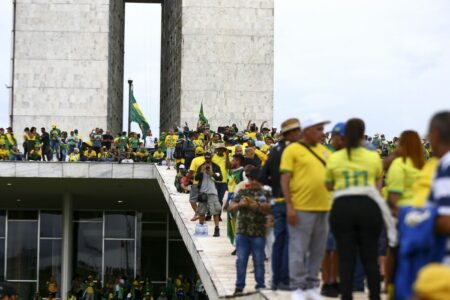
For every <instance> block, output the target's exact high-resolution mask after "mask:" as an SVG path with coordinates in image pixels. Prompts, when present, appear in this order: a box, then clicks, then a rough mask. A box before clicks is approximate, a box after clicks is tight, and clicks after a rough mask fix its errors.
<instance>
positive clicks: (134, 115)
mask: <svg viewBox="0 0 450 300" xmlns="http://www.w3.org/2000/svg"><path fill="white" fill-rule="evenodd" d="M129 105H130V122H136V123H138V125H139V128H141V131H142V136H145V134H146V133H147V130H148V129H149V128H150V126H149V125H148V122H147V120H146V119H145V117H144V114H143V113H142V111H141V109H140V108H139V105H138V104H137V102H136V99H135V98H134V95H133V88H131V90H130V103H129Z"/></svg>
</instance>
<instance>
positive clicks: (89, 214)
mask: <svg viewBox="0 0 450 300" xmlns="http://www.w3.org/2000/svg"><path fill="white" fill-rule="evenodd" d="M73 220H74V221H99V222H103V212H101V211H75V212H74V213H73Z"/></svg>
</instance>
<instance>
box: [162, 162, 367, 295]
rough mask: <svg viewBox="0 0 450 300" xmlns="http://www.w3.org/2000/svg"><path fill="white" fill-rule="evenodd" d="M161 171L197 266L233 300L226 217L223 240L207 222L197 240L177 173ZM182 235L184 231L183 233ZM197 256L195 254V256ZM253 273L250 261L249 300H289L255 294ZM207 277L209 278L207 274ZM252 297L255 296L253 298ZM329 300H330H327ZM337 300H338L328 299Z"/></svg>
mask: <svg viewBox="0 0 450 300" xmlns="http://www.w3.org/2000/svg"><path fill="white" fill-rule="evenodd" d="M158 171H159V173H160V174H161V176H162V178H163V180H164V183H165V185H166V187H167V188H168V189H169V191H170V197H171V199H172V201H173V203H174V205H175V208H176V211H177V213H178V214H179V216H180V218H181V220H182V221H183V224H184V226H185V227H186V229H187V231H188V233H189V235H190V238H192V240H193V241H194V246H195V250H196V252H197V254H198V255H199V257H200V259H201V262H199V261H198V260H197V261H196V258H194V257H193V259H194V263H196V265H197V264H198V263H203V264H204V266H205V267H206V270H207V273H208V276H209V277H210V278H211V280H212V282H213V285H214V287H215V289H216V290H217V294H218V296H219V297H230V296H232V295H233V292H234V284H235V280H236V268H235V263H236V256H232V255H231V252H232V251H233V250H234V248H233V246H232V245H231V243H230V241H229V239H228V237H227V234H226V222H225V218H226V214H225V213H223V214H222V217H223V219H224V221H223V222H220V231H221V236H220V237H213V236H212V235H213V231H214V224H213V222H211V221H210V222H208V237H196V236H194V232H195V225H196V222H191V221H190V219H191V218H192V216H193V214H194V212H193V210H192V208H191V206H190V204H189V199H188V195H187V194H186V195H184V194H179V193H177V192H176V191H175V188H174V187H173V182H174V179H175V171H173V170H170V171H168V170H166V168H165V167H158ZM180 231H181V230H180ZM191 253H192V252H191ZM194 254H195V253H194ZM252 270H253V266H252V262H251V259H250V261H249V265H248V268H247V286H246V288H245V291H244V292H246V293H249V294H248V296H247V298H252V299H264V298H266V299H290V293H289V292H273V291H270V290H267V291H263V292H262V295H263V296H262V297H261V295H257V294H254V293H255V290H254V286H255V281H254V278H253V273H252V272H251V271H252ZM204 276H206V275H205V274H204ZM269 279H270V274H269V268H268V262H267V263H266V285H267V286H270V285H269ZM252 294H253V295H252ZM324 299H327V298H324ZM329 299H336V298H329ZM354 299H356V300H359V299H367V295H366V294H364V293H358V294H355V298H354Z"/></svg>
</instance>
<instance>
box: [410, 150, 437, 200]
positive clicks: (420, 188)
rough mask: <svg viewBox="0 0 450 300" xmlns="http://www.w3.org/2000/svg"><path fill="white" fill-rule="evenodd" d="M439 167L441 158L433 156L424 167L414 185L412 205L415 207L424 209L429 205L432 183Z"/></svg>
mask: <svg viewBox="0 0 450 300" xmlns="http://www.w3.org/2000/svg"><path fill="white" fill-rule="evenodd" d="M438 166H439V158H437V157H435V156H433V157H431V158H430V159H429V160H427V162H426V163H425V165H424V166H423V168H422V170H421V171H420V175H419V177H418V178H417V180H416V182H414V184H413V187H412V189H413V195H414V196H413V198H412V200H411V205H412V206H414V207H424V206H425V204H426V203H427V200H428V196H429V195H430V191H431V183H432V182H433V176H434V174H435V173H436V169H437V168H438Z"/></svg>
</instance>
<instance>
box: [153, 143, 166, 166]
mask: <svg viewBox="0 0 450 300" xmlns="http://www.w3.org/2000/svg"><path fill="white" fill-rule="evenodd" d="M163 160H164V152H162V150H161V148H160V147H159V146H156V149H155V152H153V162H156V163H157V164H158V165H159V166H160V165H161V163H162V161H163Z"/></svg>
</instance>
